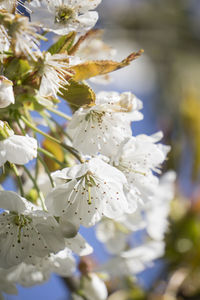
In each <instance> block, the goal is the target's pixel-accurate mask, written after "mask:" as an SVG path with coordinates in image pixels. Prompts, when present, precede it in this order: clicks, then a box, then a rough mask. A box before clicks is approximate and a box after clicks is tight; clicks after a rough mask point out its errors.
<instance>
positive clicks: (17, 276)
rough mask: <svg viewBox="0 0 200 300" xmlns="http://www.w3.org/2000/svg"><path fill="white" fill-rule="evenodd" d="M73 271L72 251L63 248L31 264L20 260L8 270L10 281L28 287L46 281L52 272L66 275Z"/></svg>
mask: <svg viewBox="0 0 200 300" xmlns="http://www.w3.org/2000/svg"><path fill="white" fill-rule="evenodd" d="M74 271H75V259H74V257H73V256H72V252H71V251H70V250H69V249H68V248H65V249H63V250H61V251H59V252H58V253H57V254H50V255H49V256H46V257H44V258H42V259H39V258H38V259H36V262H35V263H34V265H33V264H27V263H24V262H22V263H21V264H19V265H17V266H15V267H13V268H11V269H9V270H8V279H9V281H10V282H13V283H16V284H20V285H22V286H24V287H30V286H33V285H36V284H41V283H43V282H45V281H47V280H48V279H49V277H50V275H51V273H52V272H54V273H56V274H58V275H60V276H64V277H68V276H71V275H72V274H73V273H74Z"/></svg>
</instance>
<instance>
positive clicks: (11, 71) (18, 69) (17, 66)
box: [4, 57, 31, 81]
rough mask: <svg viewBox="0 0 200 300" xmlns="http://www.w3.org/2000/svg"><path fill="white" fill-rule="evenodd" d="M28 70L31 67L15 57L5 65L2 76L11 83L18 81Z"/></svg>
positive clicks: (24, 60)
mask: <svg viewBox="0 0 200 300" xmlns="http://www.w3.org/2000/svg"><path fill="white" fill-rule="evenodd" d="M30 69H31V67H30V65H29V63H28V61H27V60H26V59H22V58H16V57H15V58H13V59H12V60H9V62H8V63H7V64H6V66H5V73H4V74H5V76H6V77H7V78H9V79H10V80H12V81H16V80H17V81H19V80H20V79H22V78H23V77H24V76H25V75H26V74H27V73H28V72H29V71H30Z"/></svg>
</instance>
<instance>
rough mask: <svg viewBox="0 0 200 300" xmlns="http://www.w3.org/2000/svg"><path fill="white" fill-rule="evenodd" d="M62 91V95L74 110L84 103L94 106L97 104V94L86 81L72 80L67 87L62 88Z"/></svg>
mask: <svg viewBox="0 0 200 300" xmlns="http://www.w3.org/2000/svg"><path fill="white" fill-rule="evenodd" d="M60 92H61V93H60V96H61V97H62V98H63V99H64V100H66V101H67V102H68V103H69V104H70V106H71V108H72V109H73V110H76V109H78V108H79V107H81V106H84V105H88V106H93V105H94V104H95V99H96V95H95V93H94V91H93V90H92V89H91V88H90V87H89V86H88V85H87V84H85V83H82V82H76V81H74V80H70V81H69V85H67V86H66V89H60Z"/></svg>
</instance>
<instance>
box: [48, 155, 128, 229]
mask: <svg viewBox="0 0 200 300" xmlns="http://www.w3.org/2000/svg"><path fill="white" fill-rule="evenodd" d="M53 178H54V180H55V181H56V182H57V183H58V184H61V185H60V186H58V187H56V188H55V189H54V190H53V191H52V192H50V193H49V195H47V198H46V205H47V208H48V210H49V211H50V212H51V213H53V214H54V215H56V216H62V217H64V218H67V219H68V218H70V221H71V222H75V223H78V224H82V225H84V226H86V227H87V226H92V225H94V224H95V223H96V222H98V221H99V220H100V219H101V218H102V216H104V215H105V216H107V217H109V218H116V217H119V216H120V215H122V214H123V213H124V212H128V211H129V208H128V203H127V200H126V198H125V196H124V191H123V188H124V185H125V184H126V179H125V176H124V175H123V174H122V173H121V172H120V171H118V170H117V169H115V168H114V167H112V166H110V165H108V164H107V163H105V162H103V161H102V160H101V159H99V158H93V159H91V160H89V161H86V162H85V163H83V164H80V165H75V166H73V167H71V168H66V169H63V170H61V171H57V172H55V173H54V174H53ZM65 182H66V183H65ZM62 183H64V184H62ZM63 215H64V216H63Z"/></svg>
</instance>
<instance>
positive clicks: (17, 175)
mask: <svg viewBox="0 0 200 300" xmlns="http://www.w3.org/2000/svg"><path fill="white" fill-rule="evenodd" d="M10 166H11V168H12V169H13V171H14V173H15V176H16V178H17V182H18V186H19V189H20V194H21V196H22V197H24V189H23V184H22V180H21V177H20V175H19V172H18V169H17V167H16V165H15V164H12V163H10Z"/></svg>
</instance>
